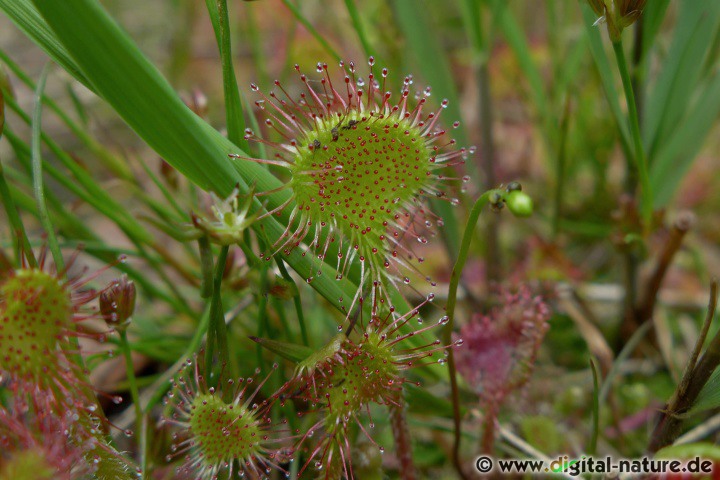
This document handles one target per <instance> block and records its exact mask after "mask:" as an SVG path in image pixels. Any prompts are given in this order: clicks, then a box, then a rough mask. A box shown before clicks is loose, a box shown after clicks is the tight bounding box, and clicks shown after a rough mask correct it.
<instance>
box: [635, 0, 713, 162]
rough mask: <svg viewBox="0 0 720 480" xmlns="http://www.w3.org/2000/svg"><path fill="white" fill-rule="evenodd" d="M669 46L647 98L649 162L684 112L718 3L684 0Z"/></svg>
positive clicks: (700, 68)
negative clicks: (655, 81)
mask: <svg viewBox="0 0 720 480" xmlns="http://www.w3.org/2000/svg"><path fill="white" fill-rule="evenodd" d="M679 12H680V15H679V18H678V22H677V26H676V27H675V34H674V36H673V40H672V43H671V45H670V49H669V51H668V55H667V57H666V58H665V59H664V60H663V63H662V65H663V66H662V70H661V71H660V73H659V74H658V76H657V83H656V84H655V87H654V88H653V89H652V91H651V92H650V94H649V95H648V97H647V108H646V111H645V123H644V125H643V139H644V141H645V145H646V146H647V152H648V158H649V160H650V163H651V164H652V162H653V161H654V159H655V157H656V156H657V155H659V154H660V151H661V150H662V148H663V144H664V141H665V140H666V139H667V137H668V136H669V135H670V133H671V132H672V131H673V130H674V129H675V128H677V126H678V124H679V122H680V120H681V119H682V118H683V116H684V115H685V113H686V111H687V108H688V105H689V104H690V100H691V98H692V95H693V93H694V92H695V87H696V85H697V84H698V81H699V80H700V79H701V74H702V71H703V67H704V65H705V58H706V56H707V53H708V51H709V46H710V45H712V41H713V39H714V38H715V35H716V33H717V31H718V26H720V2H696V1H693V0H685V1H683V2H681V6H680V8H679Z"/></svg>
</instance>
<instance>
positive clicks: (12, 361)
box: [0, 250, 104, 410]
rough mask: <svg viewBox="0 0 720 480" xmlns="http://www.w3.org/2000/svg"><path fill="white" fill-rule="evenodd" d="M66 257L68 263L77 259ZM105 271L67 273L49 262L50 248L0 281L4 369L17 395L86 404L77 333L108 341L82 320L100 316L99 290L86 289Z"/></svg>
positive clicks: (1, 363)
mask: <svg viewBox="0 0 720 480" xmlns="http://www.w3.org/2000/svg"><path fill="white" fill-rule="evenodd" d="M75 258H76V257H73V258H71V259H70V261H68V262H67V263H68V267H67V268H69V267H70V266H71V265H72V264H73V263H74V261H75ZM100 272H101V271H98V272H96V273H94V274H91V275H79V276H75V277H69V278H67V279H65V278H64V277H65V276H66V275H65V273H64V272H62V273H60V274H59V273H58V272H55V271H54V268H53V267H49V266H47V265H46V250H43V251H42V252H41V254H40V258H39V266H38V268H29V267H28V266H27V265H26V264H23V266H22V268H19V269H16V270H10V271H9V272H7V273H6V275H4V276H3V278H2V280H0V373H2V378H3V380H4V381H5V383H6V384H7V386H8V387H9V388H10V389H11V390H12V391H13V392H14V393H16V394H19V393H27V394H30V395H34V394H36V393H48V392H49V393H51V395H52V398H54V399H55V400H56V404H57V406H56V408H57V409H58V410H62V408H60V407H59V406H60V405H66V406H70V407H74V406H77V405H78V404H81V403H84V402H85V401H84V400H80V398H82V395H78V394H77V392H78V391H79V390H82V389H86V390H88V389H89V390H91V389H92V388H91V386H90V385H89V383H88V381H87V372H86V371H84V369H83V367H82V366H81V365H80V364H79V363H78V362H77V360H76V358H73V357H74V355H77V354H79V352H78V351H77V347H76V346H75V345H74V342H73V340H72V339H73V337H75V338H77V337H91V338H94V339H96V340H99V341H103V340H104V335H103V334H96V333H93V332H88V331H85V330H83V329H81V328H79V327H80V323H81V322H83V321H86V320H88V319H90V318H94V317H98V314H97V311H96V310H93V309H92V308H91V307H90V306H89V305H88V304H89V303H90V302H91V301H93V300H94V299H95V298H96V297H97V295H98V292H96V291H95V290H92V289H87V288H85V287H86V285H87V284H88V282H90V281H92V280H93V279H95V278H96V277H97V276H98V275H99V274H100Z"/></svg>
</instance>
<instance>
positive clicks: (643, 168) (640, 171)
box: [612, 40, 653, 231]
mask: <svg viewBox="0 0 720 480" xmlns="http://www.w3.org/2000/svg"><path fill="white" fill-rule="evenodd" d="M612 45H613V50H614V52H615V60H616V61H617V65H618V70H619V71H620V78H621V79H622V84H623V90H624V91H625V102H626V103H627V107H628V120H629V122H630V133H631V135H632V139H633V146H634V155H633V163H634V164H633V165H632V167H634V169H635V171H636V172H637V175H638V179H639V180H640V213H641V215H642V219H643V222H644V229H645V230H646V231H647V230H648V229H649V228H650V222H651V220H652V212H653V205H652V190H651V187H650V175H649V173H648V165H647V157H646V156H645V148H644V147H643V143H642V137H641V135H640V117H639V116H638V110H637V103H636V102H635V93H634V92H633V86H632V79H631V78H630V73H629V72H628V66H627V61H626V60H625V51H624V50H623V46H622V40H618V41H615V42H612ZM632 167H630V168H632Z"/></svg>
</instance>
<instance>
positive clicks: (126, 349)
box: [118, 328, 147, 478]
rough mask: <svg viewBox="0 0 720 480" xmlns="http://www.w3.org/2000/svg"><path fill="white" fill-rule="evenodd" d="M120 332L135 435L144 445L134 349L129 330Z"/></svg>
mask: <svg viewBox="0 0 720 480" xmlns="http://www.w3.org/2000/svg"><path fill="white" fill-rule="evenodd" d="M118 333H119V334H120V349H121V350H122V354H123V357H125V370H126V373H127V379H128V384H130V396H131V397H132V402H133V406H134V407H135V435H139V436H138V437H136V438H138V439H139V440H138V445H140V446H142V445H143V444H144V443H145V441H144V438H145V430H144V429H143V411H142V406H141V405H140V391H139V390H138V386H137V379H136V378H135V366H134V365H133V361H132V351H131V349H130V343H129V342H128V339H127V331H125V329H124V328H123V329H118ZM140 457H141V459H140V463H141V465H142V466H143V467H145V464H146V463H147V462H146V460H147V459H146V451H145V449H144V448H141V449H140ZM145 472H146V468H142V475H143V478H145Z"/></svg>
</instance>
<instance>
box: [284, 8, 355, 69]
mask: <svg viewBox="0 0 720 480" xmlns="http://www.w3.org/2000/svg"><path fill="white" fill-rule="evenodd" d="M282 2H283V3H284V4H285V6H286V7H287V8H288V10H290V12H292V14H293V15H294V16H295V18H296V19H297V20H298V21H299V22H300V23H302V24H303V26H304V27H305V28H306V29H307V31H308V32H310V35H312V36H313V37H314V38H315V40H317V41H318V43H319V44H320V45H322V47H323V48H324V49H325V50H327V52H328V53H329V54H330V55H332V56H333V57H335V60H342V56H341V55H340V54H339V53H338V52H337V50H335V49H334V48H333V47H332V45H330V42H328V41H327V40H325V37H323V36H322V35H321V34H320V32H318V31H317V29H316V28H315V27H314V26H313V24H312V23H310V21H309V20H308V19H307V18H305V16H304V15H303V14H302V12H301V11H300V8H299V7H298V6H297V5H295V4H293V3H292V2H291V1H290V0H282Z"/></svg>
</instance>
